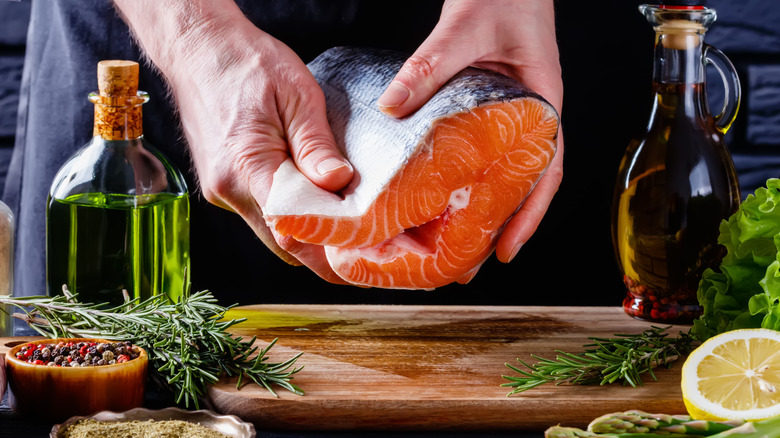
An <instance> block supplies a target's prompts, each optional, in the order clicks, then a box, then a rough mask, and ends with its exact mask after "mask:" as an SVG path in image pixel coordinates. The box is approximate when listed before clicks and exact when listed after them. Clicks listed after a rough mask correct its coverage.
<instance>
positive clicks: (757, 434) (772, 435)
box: [544, 411, 780, 438]
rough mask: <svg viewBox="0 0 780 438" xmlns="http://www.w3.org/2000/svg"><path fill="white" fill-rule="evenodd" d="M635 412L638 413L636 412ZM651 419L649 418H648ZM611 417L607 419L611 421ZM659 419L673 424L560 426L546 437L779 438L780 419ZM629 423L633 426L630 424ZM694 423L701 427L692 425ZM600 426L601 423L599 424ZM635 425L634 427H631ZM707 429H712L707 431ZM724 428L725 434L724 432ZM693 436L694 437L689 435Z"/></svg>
mask: <svg viewBox="0 0 780 438" xmlns="http://www.w3.org/2000/svg"><path fill="white" fill-rule="evenodd" d="M633 412H636V411H633ZM624 414H630V412H627V413H624ZM611 415H620V414H611ZM648 415H649V414H648ZM608 416H609V415H607V416H605V417H608ZM651 416H652V417H656V415H651ZM657 417H661V420H657V419H656V420H657V421H661V422H666V421H665V420H666V419H667V418H668V419H669V420H672V421H671V422H668V423H670V425H669V426H662V427H659V428H655V429H649V430H647V431H637V432H627V430H630V428H631V427H634V426H636V424H635V425H634V426H629V427H628V428H624V429H620V428H615V429H612V430H610V429H605V430H610V431H608V432H602V433H598V432H593V431H590V430H582V429H577V428H573V427H561V426H554V427H551V428H549V429H547V431H545V433H544V436H545V438H701V437H702V436H706V437H708V438H780V416H777V417H774V418H770V419H767V420H763V421H756V422H743V421H736V422H735V421H724V422H719V421H696V420H690V417H688V418H689V421H686V420H685V416H664V415H657ZM601 418H604V417H600V418H597V419H596V420H593V422H592V423H591V425H593V423H596V422H599V421H600V420H601ZM675 419H676V420H677V421H680V423H678V424H671V423H674V421H675ZM646 420H648V419H647V418H644V419H642V418H640V420H638V421H640V422H642V423H644V424H648V423H647V422H646ZM649 420H653V418H649ZM628 423H631V421H630V420H629V421H628ZM628 423H620V424H622V425H623V426H625V425H626V424H628ZM691 423H698V425H696V424H691ZM740 423H742V424H741V425H739V426H736V427H735V426H734V425H736V424H740ZM600 424H601V423H600ZM632 424H633V423H632ZM677 426H684V429H680V428H677ZM639 427H640V428H642V427H648V426H639ZM669 427H673V428H675V429H671V430H670V429H668V428H669ZM702 427H705V429H704V430H703V431H702ZM706 428H710V429H709V430H707V429H706ZM724 428H725V430H724ZM715 430H721V432H715ZM690 432H693V433H690Z"/></svg>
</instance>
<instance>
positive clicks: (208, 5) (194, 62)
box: [114, 0, 256, 85]
mask: <svg viewBox="0 0 780 438" xmlns="http://www.w3.org/2000/svg"><path fill="white" fill-rule="evenodd" d="M114 3H115V5H116V7H117V9H118V11H119V12H120V14H121V15H122V17H123V19H124V20H125V22H126V23H127V24H128V26H129V27H130V30H131V32H132V34H133V36H134V37H135V39H136V41H137V43H138V44H139V45H140V47H141V49H142V50H143V52H144V54H145V56H146V57H148V59H149V60H150V61H151V62H152V63H153V64H154V65H155V66H156V67H157V68H158V69H159V70H160V72H161V73H162V74H163V75H164V76H165V78H166V79H167V80H168V81H169V82H170V83H171V84H172V85H173V84H175V83H177V82H178V81H180V80H182V79H183V77H184V76H185V75H184V74H183V72H184V71H188V72H189V73H192V72H193V70H202V69H204V68H208V66H209V64H217V63H219V60H218V59H216V58H215V54H218V55H220V56H223V57H225V56H229V55H228V54H227V53H226V52H225V50H221V48H219V47H216V46H217V45H218V44H225V43H226V42H227V41H229V40H230V38H229V37H228V36H227V34H228V33H233V32H235V31H236V29H238V28H243V27H245V26H246V25H249V26H251V27H252V28H254V26H252V25H251V23H250V22H249V20H248V19H247V18H246V17H245V16H244V14H243V13H242V12H241V10H240V9H239V8H238V6H236V4H235V3H234V2H233V0H175V1H168V2H160V1H158V0H114ZM255 29H256V28H255Z"/></svg>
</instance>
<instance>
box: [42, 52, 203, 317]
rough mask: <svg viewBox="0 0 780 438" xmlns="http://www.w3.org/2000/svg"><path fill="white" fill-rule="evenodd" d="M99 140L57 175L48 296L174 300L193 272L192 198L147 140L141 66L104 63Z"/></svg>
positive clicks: (50, 213) (115, 301)
mask: <svg viewBox="0 0 780 438" xmlns="http://www.w3.org/2000/svg"><path fill="white" fill-rule="evenodd" d="M98 88H99V91H98V92H93V93H91V94H90V95H89V99H90V101H91V102H92V103H93V104H94V105H95V122H94V131H93V138H92V139H91V140H90V141H89V143H87V144H86V145H85V146H83V147H82V148H81V149H80V150H79V151H77V152H76V154H74V156H73V157H71V158H70V159H69V160H68V161H67V162H66V163H65V164H64V165H63V166H62V167H61V168H60V170H59V171H58V172H57V174H56V176H55V177H54V181H53V183H52V186H51V190H50V192H49V198H48V205H47V211H46V224H47V225H46V275H47V288H48V293H49V295H53V294H58V293H62V287H63V286H67V288H68V290H69V291H70V292H72V293H76V294H78V297H79V300H80V301H82V302H91V303H96V304H106V305H111V306H113V305H119V304H122V303H123V302H124V297H123V290H126V291H127V293H128V294H129V296H130V297H131V298H140V299H146V298H149V297H150V296H152V295H158V294H165V295H167V296H168V297H169V299H170V300H172V301H177V300H178V298H179V297H180V296H181V293H182V291H183V289H184V287H185V283H186V281H187V279H186V278H185V275H186V272H187V271H188V268H189V257H190V248H189V214H190V212H189V208H190V206H189V195H188V192H187V186H186V183H185V182H184V178H183V177H182V175H181V173H180V172H179V171H178V170H177V169H175V168H174V167H173V166H172V165H171V164H170V162H169V161H168V160H167V158H166V157H165V156H164V155H163V154H162V153H161V152H160V151H159V150H157V149H156V148H155V147H154V146H152V145H150V144H149V143H148V142H147V141H146V139H145V138H144V136H143V128H142V123H141V105H143V104H144V103H146V102H147V101H148V100H149V96H148V95H147V94H146V93H145V92H143V91H138V64H137V63H136V62H132V61H101V62H100V63H99V64H98Z"/></svg>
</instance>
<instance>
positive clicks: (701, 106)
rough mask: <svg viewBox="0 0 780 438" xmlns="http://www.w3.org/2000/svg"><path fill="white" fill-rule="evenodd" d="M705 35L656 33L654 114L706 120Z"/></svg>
mask: <svg viewBox="0 0 780 438" xmlns="http://www.w3.org/2000/svg"><path fill="white" fill-rule="evenodd" d="M703 37H704V35H703V31H702V32H691V31H689V30H688V29H677V28H673V29H668V30H666V31H661V30H657V31H656V41H655V55H654V56H655V59H654V64H653V65H654V68H653V94H654V106H655V107H654V111H653V112H654V114H655V115H660V116H662V117H674V118H682V117H687V118H702V117H704V116H705V115H706V114H707V103H706V93H705V92H704V81H705V77H704V76H705V68H704V62H703V52H702V51H703V42H702V40H703Z"/></svg>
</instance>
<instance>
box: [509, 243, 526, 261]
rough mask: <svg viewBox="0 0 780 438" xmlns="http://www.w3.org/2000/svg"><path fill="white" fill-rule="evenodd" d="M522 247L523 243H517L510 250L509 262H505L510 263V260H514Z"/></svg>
mask: <svg viewBox="0 0 780 438" xmlns="http://www.w3.org/2000/svg"><path fill="white" fill-rule="evenodd" d="M522 247H523V242H520V243H518V244H517V245H516V246H515V248H514V249H513V250H512V255H510V256H509V260H507V263H509V262H511V261H512V259H514V258H515V256H516V255H517V253H518V252H520V248H522Z"/></svg>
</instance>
